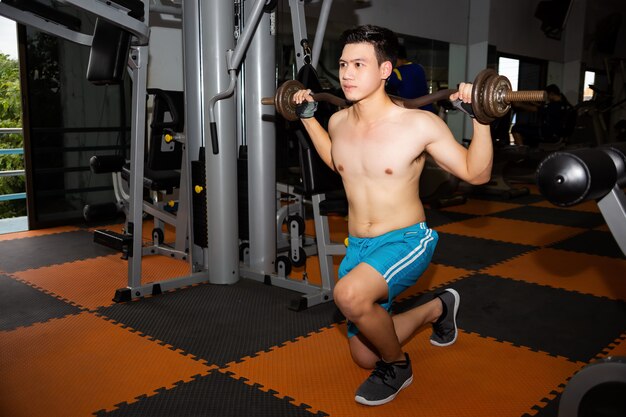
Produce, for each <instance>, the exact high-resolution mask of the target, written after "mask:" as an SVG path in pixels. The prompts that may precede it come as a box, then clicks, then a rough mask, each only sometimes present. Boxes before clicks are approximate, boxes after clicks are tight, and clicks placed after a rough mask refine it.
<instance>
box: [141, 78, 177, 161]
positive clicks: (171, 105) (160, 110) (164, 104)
mask: <svg viewBox="0 0 626 417" xmlns="http://www.w3.org/2000/svg"><path fill="white" fill-rule="evenodd" d="M148 94H150V95H154V105H153V108H152V122H151V123H150V137H149V140H150V142H149V144H148V158H147V160H146V166H147V167H148V168H150V169H153V170H155V171H161V170H172V169H180V166H181V163H182V152H183V145H182V144H181V143H180V142H177V141H171V142H170V143H166V142H165V140H164V134H165V131H166V130H171V131H173V132H182V131H183V130H184V126H185V110H184V109H185V95H184V93H183V92H182V91H168V90H161V89H157V88H150V89H148Z"/></svg>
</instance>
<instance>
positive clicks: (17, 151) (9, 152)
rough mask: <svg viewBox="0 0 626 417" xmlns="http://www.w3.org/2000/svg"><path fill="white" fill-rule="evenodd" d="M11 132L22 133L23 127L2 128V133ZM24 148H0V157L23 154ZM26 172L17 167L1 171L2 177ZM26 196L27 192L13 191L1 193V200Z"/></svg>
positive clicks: (16, 175) (15, 175)
mask: <svg viewBox="0 0 626 417" xmlns="http://www.w3.org/2000/svg"><path fill="white" fill-rule="evenodd" d="M10 134H19V135H21V134H22V128H0V135H10ZM23 154H24V148H13V149H0V157H2V156H4V155H23ZM25 174H26V172H25V171H24V170H23V169H16V170H10V171H0V177H18V176H21V175H25ZM25 198H26V193H11V194H0V201H10V200H23V199H25Z"/></svg>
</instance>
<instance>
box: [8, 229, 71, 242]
mask: <svg viewBox="0 0 626 417" xmlns="http://www.w3.org/2000/svg"><path fill="white" fill-rule="evenodd" d="M75 230H80V229H79V228H78V227H74V226H61V227H53V228H51V229H41V230H27V231H25V232H15V233H6V234H1V235H0V241H3V240H13V239H23V238H29V237H35V236H44V235H53V234H55V233H63V232H73V231H75Z"/></svg>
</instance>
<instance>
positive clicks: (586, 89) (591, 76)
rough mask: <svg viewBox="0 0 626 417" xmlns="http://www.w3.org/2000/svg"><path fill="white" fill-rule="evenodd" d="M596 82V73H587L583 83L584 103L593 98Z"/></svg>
mask: <svg viewBox="0 0 626 417" xmlns="http://www.w3.org/2000/svg"><path fill="white" fill-rule="evenodd" d="M595 82H596V73H595V72H594V71H585V81H584V82H583V101H589V100H591V99H592V98H593V90H592V89H591V86H592V85H593V84H594V83H595Z"/></svg>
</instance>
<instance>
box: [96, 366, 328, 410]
mask: <svg viewBox="0 0 626 417" xmlns="http://www.w3.org/2000/svg"><path fill="white" fill-rule="evenodd" d="M96 411H97V410H96ZM95 415H96V416H98V417H105V416H106V417H174V416H175V417H211V416H215V417H218V416H219V417H244V416H245V417H278V416H281V417H312V416H314V415H315V414H311V413H310V412H308V411H306V409H305V408H303V407H296V406H295V405H293V404H291V403H290V402H289V400H288V399H286V398H283V399H280V398H277V397H275V396H274V395H272V394H271V393H267V392H263V391H261V390H260V389H259V388H258V387H256V386H250V385H247V384H245V383H244V382H243V381H240V380H235V379H233V378H231V377H229V376H228V375H225V374H223V373H221V372H218V371H214V372H212V373H210V374H209V375H206V376H204V377H201V378H197V379H195V380H194V381H191V382H187V383H184V384H180V385H178V386H176V387H174V388H172V389H170V390H167V391H165V390H164V391H162V392H160V393H159V394H157V395H154V396H150V397H145V398H141V399H139V401H137V402H136V403H132V404H120V405H119V406H118V409H116V410H114V411H110V412H108V413H107V412H102V411H100V412H96V413H95ZM318 415H320V414H318Z"/></svg>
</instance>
